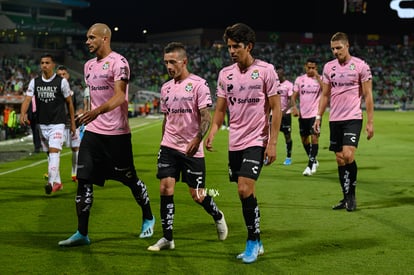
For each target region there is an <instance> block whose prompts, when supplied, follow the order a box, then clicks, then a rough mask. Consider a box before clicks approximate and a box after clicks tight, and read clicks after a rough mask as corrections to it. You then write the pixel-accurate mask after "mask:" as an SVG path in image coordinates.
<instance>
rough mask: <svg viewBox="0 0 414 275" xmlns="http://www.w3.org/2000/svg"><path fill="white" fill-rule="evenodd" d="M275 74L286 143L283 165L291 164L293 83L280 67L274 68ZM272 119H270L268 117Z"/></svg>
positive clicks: (281, 129)
mask: <svg viewBox="0 0 414 275" xmlns="http://www.w3.org/2000/svg"><path fill="white" fill-rule="evenodd" d="M276 73H277V75H278V77H279V81H280V87H279V91H280V103H281V108H282V122H281V125H280V131H281V132H283V134H284V137H285V143H286V159H285V161H284V162H283V164H284V165H291V164H292V147H293V141H292V108H291V107H292V95H293V83H292V82H291V81H289V80H288V79H287V78H286V75H285V70H284V69H283V68H282V67H281V66H276ZM270 118H272V117H270Z"/></svg>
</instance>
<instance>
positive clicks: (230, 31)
mask: <svg viewBox="0 0 414 275" xmlns="http://www.w3.org/2000/svg"><path fill="white" fill-rule="evenodd" d="M228 39H231V40H234V41H235V42H237V43H243V44H244V45H247V44H249V43H252V49H253V48H254V45H255V44H256V33H255V32H254V30H253V29H252V28H250V27H249V26H248V25H246V24H244V23H236V24H234V25H232V26H228V27H227V28H226V30H225V31H224V34H223V40H224V43H226V44H227V40H228Z"/></svg>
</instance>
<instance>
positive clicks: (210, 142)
mask: <svg viewBox="0 0 414 275" xmlns="http://www.w3.org/2000/svg"><path fill="white" fill-rule="evenodd" d="M213 139H214V137H212V136H208V137H207V138H206V139H205V140H204V145H205V147H206V149H207V151H210V152H213Z"/></svg>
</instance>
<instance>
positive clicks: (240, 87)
mask: <svg viewBox="0 0 414 275" xmlns="http://www.w3.org/2000/svg"><path fill="white" fill-rule="evenodd" d="M223 39H224V42H225V44H226V45H227V48H228V51H229V53H230V56H231V58H232V60H233V62H234V64H232V65H230V66H227V67H224V68H222V69H221V70H220V72H219V76H218V81H217V102H216V108H215V112H214V117H213V123H212V126H211V129H210V133H209V135H208V137H207V139H206V140H205V146H206V148H207V150H209V151H212V150H213V140H214V136H215V134H216V133H217V131H218V130H219V129H220V127H221V125H222V124H223V119H224V116H225V114H226V108H227V107H228V108H229V112H230V129H229V144H228V145H229V149H228V150H229V154H228V155H229V179H230V181H231V182H237V189H238V194H239V198H240V202H241V205H242V213H243V217H244V222H245V225H246V229H247V242H246V247H245V250H244V251H243V252H242V253H240V254H239V255H237V258H238V259H242V261H243V262H244V263H253V262H255V261H256V260H257V257H258V255H261V254H263V253H264V250H263V244H262V241H261V239H260V218H261V217H260V209H259V205H258V203H257V197H256V192H255V188H256V187H255V185H256V181H257V179H258V178H259V175H260V172H261V169H262V167H263V164H265V165H270V164H271V163H273V162H274V161H275V160H276V143H277V139H278V135H279V129H280V123H281V117H282V111H281V106H280V95H279V84H280V83H279V78H278V76H277V73H276V70H275V68H274V66H273V65H272V64H269V63H267V62H264V61H263V60H259V59H256V58H254V57H253V56H252V52H251V51H252V50H253V48H254V46H255V43H256V34H255V32H254V31H253V30H252V29H251V28H250V27H249V26H247V25H246V24H243V23H237V24H234V25H232V26H229V27H227V28H226V30H225V32H224V35H223ZM270 112H272V122H271V124H270V125H269V120H270Z"/></svg>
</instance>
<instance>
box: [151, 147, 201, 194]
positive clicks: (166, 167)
mask: <svg viewBox="0 0 414 275" xmlns="http://www.w3.org/2000/svg"><path fill="white" fill-rule="evenodd" d="M157 162H158V172H157V178H158V179H163V178H167V177H173V178H175V181H176V182H177V181H179V180H180V175H181V181H182V182H185V183H187V185H188V186H189V187H192V188H194V189H197V188H204V187H205V179H206V164H205V160H204V158H195V157H188V156H186V155H185V154H183V153H181V152H179V151H177V150H175V149H171V148H169V147H165V146H161V147H160V151H159V152H158V161H157Z"/></svg>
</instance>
